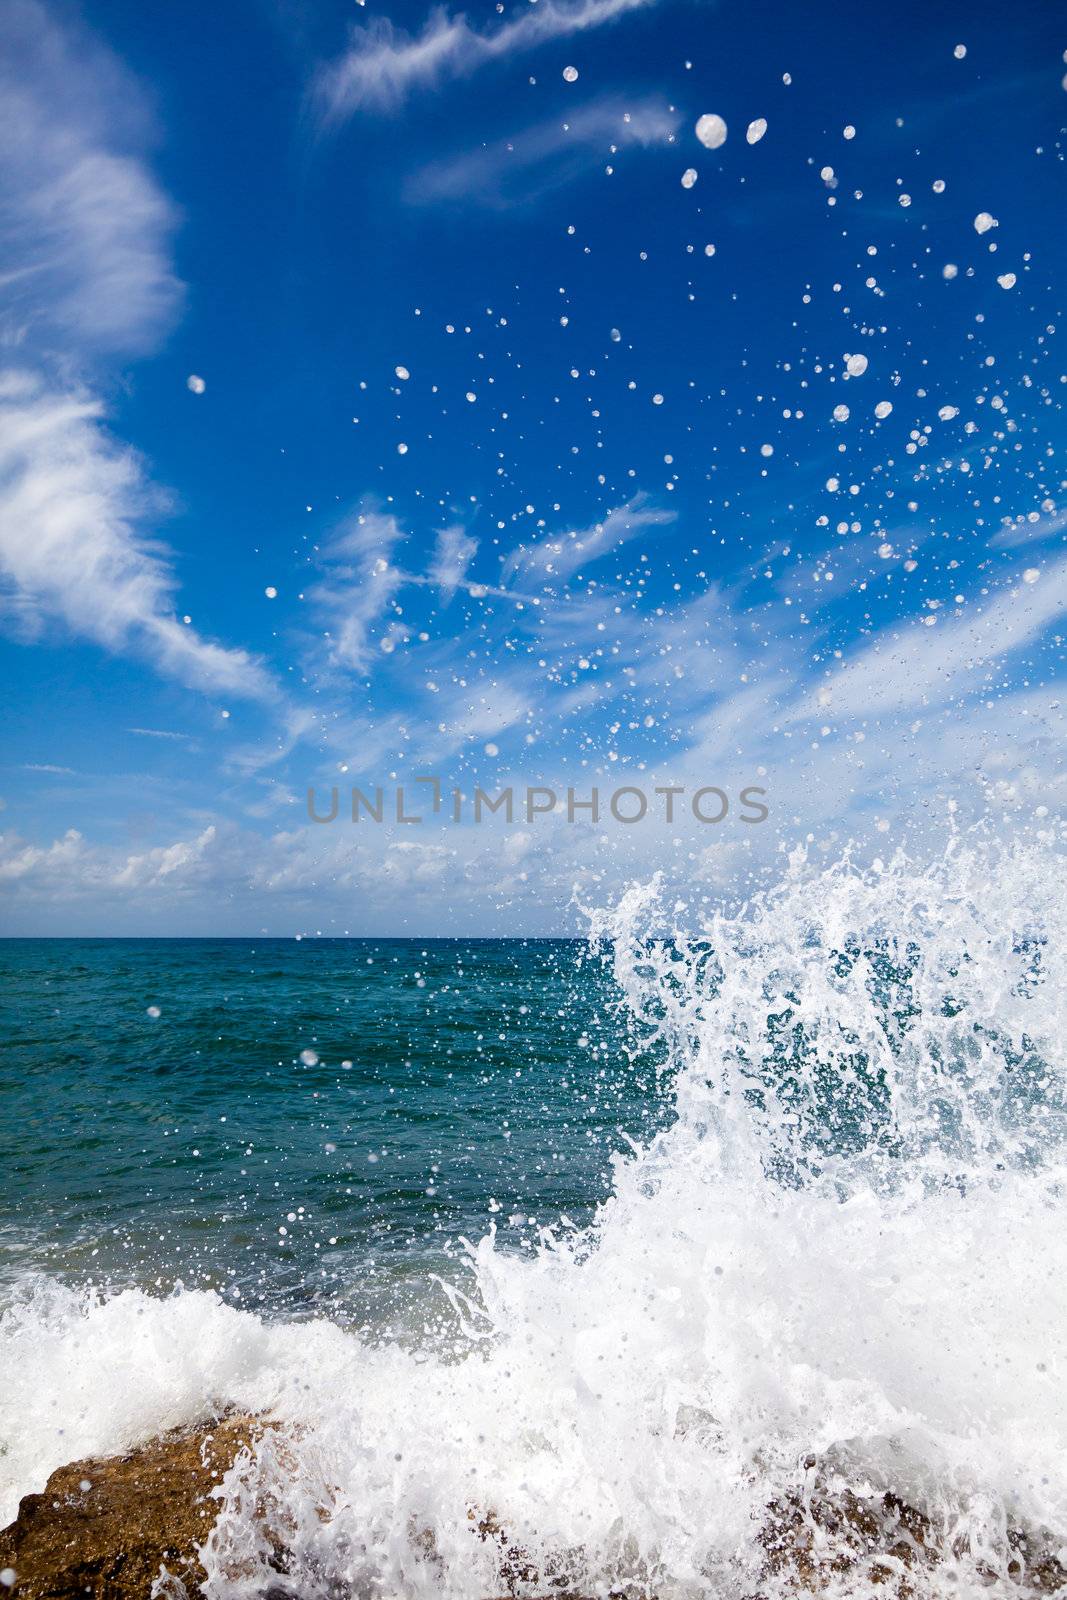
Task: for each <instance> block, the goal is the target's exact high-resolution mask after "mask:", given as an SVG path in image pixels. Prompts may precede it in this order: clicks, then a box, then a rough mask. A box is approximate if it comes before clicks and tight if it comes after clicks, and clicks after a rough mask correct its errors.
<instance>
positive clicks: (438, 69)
mask: <svg viewBox="0 0 1067 1600" xmlns="http://www.w3.org/2000/svg"><path fill="white" fill-rule="evenodd" d="M654 3H655V0H575V3H571V4H559V3H558V0H539V4H537V5H536V6H530V7H529V9H528V10H525V11H524V12H523V13H522V14H521V15H520V16H519V17H518V18H517V19H516V20H515V21H514V22H505V23H502V24H501V25H500V26H499V27H497V28H493V29H489V30H487V31H480V30H478V29H475V28H472V27H471V25H470V23H469V22H468V21H467V19H466V17H465V16H463V15H462V14H460V15H455V16H450V15H449V14H448V12H446V11H444V10H443V9H442V10H437V11H434V12H433V13H432V14H431V16H430V19H429V21H428V22H427V23H426V26H425V27H424V28H423V30H422V32H421V33H419V34H416V35H414V36H413V35H411V34H408V33H404V32H403V31H402V30H401V29H399V28H396V27H394V26H393V24H392V23H391V22H390V21H389V20H388V19H387V18H381V19H376V20H375V21H373V22H371V23H370V24H368V25H366V26H362V27H356V28H353V30H352V36H351V40H350V42H349V46H348V49H347V50H346V51H345V52H344V54H343V55H342V56H340V57H339V58H338V59H337V60H336V61H333V62H331V63H330V64H329V65H328V66H326V67H325V68H323V70H322V71H321V72H320V74H319V77H318V81H317V84H316V90H317V95H318V98H319V102H320V104H321V106H322V108H323V112H324V115H325V117H326V118H327V120H329V121H340V120H341V119H343V118H345V117H348V116H351V115H352V114H353V113H354V112H356V111H386V110H390V109H392V108H395V107H396V106H399V105H400V104H401V103H402V102H403V101H404V100H405V99H406V98H407V96H408V95H409V94H411V93H413V92H414V91H415V90H417V89H426V88H432V87H433V86H434V85H436V84H438V83H440V82H441V81H442V80H445V79H449V78H460V77H464V76H466V75H467V74H468V73H470V72H473V71H475V70H476V69H477V68H478V67H481V66H484V65H485V64H486V63H487V62H490V61H497V60H500V59H501V58H503V57H506V56H512V55H518V54H520V53H521V52H524V51H527V50H532V49H535V48H536V47H537V46H538V45H541V44H545V43H547V42H548V41H549V40H552V39H561V38H566V37H568V36H569V35H571V34H576V33H583V32H585V31H587V30H588V29H591V28H599V27H602V26H603V25H604V24H605V23H608V22H614V21H615V20H616V19H617V18H619V17H622V16H625V15H627V13H629V12H631V11H637V10H640V9H642V8H644V7H646V6H650V5H652V4H654Z"/></svg>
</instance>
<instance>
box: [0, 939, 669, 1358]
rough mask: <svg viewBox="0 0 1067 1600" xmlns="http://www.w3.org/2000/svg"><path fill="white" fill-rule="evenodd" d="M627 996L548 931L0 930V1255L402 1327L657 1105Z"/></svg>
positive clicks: (531, 1229) (588, 1170)
mask: <svg viewBox="0 0 1067 1600" xmlns="http://www.w3.org/2000/svg"><path fill="white" fill-rule="evenodd" d="M616 1001H617V995H616V992H615V990H614V988H613V985H612V982H611V979H610V977H609V975H608V974H607V972H606V971H605V969H604V967H603V966H602V965H601V963H600V962H599V961H594V960H591V959H589V958H588V954H587V951H586V947H585V946H584V945H582V944H581V943H578V942H570V941H562V940H561V941H532V942H531V941H523V940H474V941H463V940H430V941H427V940H382V941H371V940H316V941H303V942H300V941H294V940H283V939H260V940H233V939H225V940H210V939H166V940H126V939H123V940H91V939H71V940H6V941H3V942H0V1005H2V1016H0V1040H2V1043H0V1088H2V1094H3V1103H4V1105H5V1107H6V1114H5V1117H4V1118H3V1121H2V1123H0V1161H2V1163H3V1170H4V1173H5V1180H4V1184H3V1200H2V1213H0V1215H2V1227H0V1271H2V1272H3V1275H4V1277H5V1278H6V1279H7V1280H8V1281H10V1280H11V1278H12V1277H15V1276H18V1275H20V1274H25V1273H26V1272H27V1271H32V1270H35V1269H43V1270H44V1271H46V1272H47V1273H48V1274H49V1275H50V1276H52V1277H58V1278H60V1279H63V1280H66V1281H68V1282H72V1283H75V1284H84V1283H87V1282H92V1283H95V1284H98V1285H101V1286H103V1287H106V1288H108V1289H110V1290H114V1289H117V1288H120V1287H124V1286H126V1285H131V1284H133V1285H138V1286H140V1287H142V1288H148V1289H152V1290H153V1291H155V1292H158V1291H159V1290H164V1291H166V1290H168V1289H170V1288H172V1287H173V1286H174V1285H175V1283H177V1282H181V1283H183V1284H184V1285H185V1287H186V1288H194V1287H195V1288H204V1287H209V1286H210V1287H214V1288H216V1289H218V1290H219V1291H220V1292H222V1293H224V1294H225V1295H226V1296H227V1297H228V1298H229V1299H230V1300H231V1301H233V1302H234V1303H237V1304H240V1305H242V1306H244V1307H247V1308H250V1309H257V1310H266V1311H269V1312H271V1313H272V1314H284V1315H287V1316H292V1315H297V1316H299V1315H307V1314H314V1313H315V1312H316V1311H322V1310H328V1311H329V1314H330V1315H331V1317H332V1318H334V1319H335V1320H340V1321H342V1322H345V1323H353V1324H356V1325H359V1326H363V1325H367V1324H369V1325H370V1326H372V1327H389V1328H390V1330H391V1331H394V1332H395V1331H398V1328H397V1327H396V1326H394V1325H400V1326H401V1327H402V1326H404V1325H408V1326H413V1325H414V1324H416V1323H418V1322H419V1321H420V1319H422V1318H424V1317H425V1316H426V1315H433V1314H434V1311H435V1309H436V1311H437V1312H439V1311H440V1310H441V1308H442V1307H443V1306H444V1304H445V1301H444V1297H443V1296H441V1295H440V1293H439V1290H438V1289H437V1287H436V1285H435V1283H434V1278H433V1275H434V1273H437V1272H440V1273H443V1274H444V1275H446V1276H453V1277H454V1276H455V1264H456V1260H457V1251H458V1250H460V1249H461V1247H459V1244H458V1241H459V1240H460V1238H461V1237H464V1236H466V1237H468V1238H471V1239H477V1238H479V1237H481V1236H482V1235H483V1234H484V1233H485V1232H486V1231H487V1230H488V1228H489V1227H490V1225H491V1224H495V1225H496V1227H497V1229H498V1233H499V1236H500V1237H501V1239H502V1240H505V1241H506V1242H508V1243H509V1244H510V1245H511V1246H512V1247H514V1248H515V1249H517V1250H523V1249H529V1248H530V1241H532V1240H533V1239H534V1238H535V1237H536V1233H537V1229H538V1228H539V1227H541V1226H544V1225H556V1224H558V1222H559V1218H560V1215H561V1213H563V1214H565V1215H566V1216H567V1217H569V1218H570V1219H571V1220H572V1221H573V1222H575V1223H577V1224H580V1223H584V1222H585V1221H587V1220H588V1219H589V1217H590V1215H591V1212H592V1209H593V1208H594V1207H595V1205H596V1204H597V1203H598V1202H600V1201H601V1200H603V1199H604V1198H605V1197H606V1196H607V1194H608V1192H609V1190H610V1182H611V1155H612V1152H614V1151H618V1150H623V1149H628V1148H629V1146H628V1144H627V1140H626V1138H625V1137H624V1135H628V1136H629V1137H631V1138H634V1139H638V1140H643V1139H645V1138H647V1136H648V1134H649V1132H650V1131H651V1129H652V1128H653V1126H654V1125H657V1124H658V1123H660V1122H662V1121H663V1120H664V1117H665V1110H664V1097H663V1095H662V1094H661V1093H660V1091H659V1090H658V1088H657V1084H656V1080H655V1075H654V1073H653V1072H652V1071H651V1069H650V1067H649V1064H648V1063H647V1062H641V1061H633V1060H631V1059H630V1056H629V1055H628V1053H627V1049H626V1040H625V1036H624V1033H623V1030H622V1027H621V1024H620V1022H619V1019H618V1016H617V1013H616V1010H615V1005H616ZM150 1008H158V1011H159V1015H158V1016H156V1015H153V1014H152V1013H151V1011H150Z"/></svg>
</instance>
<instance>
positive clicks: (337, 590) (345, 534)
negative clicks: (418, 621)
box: [309, 510, 408, 672]
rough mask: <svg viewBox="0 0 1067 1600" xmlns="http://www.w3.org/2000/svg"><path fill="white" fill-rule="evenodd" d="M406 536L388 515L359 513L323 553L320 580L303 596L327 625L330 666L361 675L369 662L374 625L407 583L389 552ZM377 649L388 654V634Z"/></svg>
mask: <svg viewBox="0 0 1067 1600" xmlns="http://www.w3.org/2000/svg"><path fill="white" fill-rule="evenodd" d="M406 537H407V536H406V534H405V532H404V530H403V528H401V526H400V523H399V522H398V521H397V519H396V517H394V516H392V515H391V514H385V513H382V512H377V511H371V510H367V511H361V512H358V513H357V514H356V515H355V516H353V517H351V518H350V519H349V520H348V522H347V523H345V525H344V526H343V527H342V529H341V531H340V532H339V533H338V535H337V537H336V538H335V539H334V540H333V542H332V543H331V544H330V545H329V546H328V547H327V549H326V551H325V552H324V556H323V561H322V566H323V574H324V575H323V578H322V581H321V582H320V583H317V584H316V585H315V586H314V587H313V588H312V589H311V590H310V591H309V593H310V598H311V599H312V601H313V602H314V603H315V605H316V606H317V607H318V609H319V611H320V613H321V614H322V615H323V616H324V618H325V620H326V621H327V622H328V623H329V627H328V629H327V640H328V644H329V654H330V659H331V661H333V662H334V664H335V665H337V666H342V667H350V668H352V669H353V670H354V671H356V672H366V671H367V670H368V669H369V667H370V664H371V662H372V661H373V660H374V659H375V643H374V640H373V639H372V628H373V626H374V623H375V622H376V621H377V620H378V619H379V618H380V617H381V615H382V613H383V612H384V611H385V609H386V607H387V606H388V605H389V602H390V601H391V600H392V598H393V596H394V595H395V594H396V592H397V590H398V589H400V588H401V587H402V586H403V585H404V584H405V583H406V582H407V581H408V579H407V575H406V574H405V573H403V572H402V571H401V570H400V569H399V568H398V567H396V566H395V565H394V564H393V553H394V551H395V550H396V549H397V547H398V545H400V544H401V543H402V542H403V541H404V539H405V538H406ZM377 645H378V648H382V647H384V648H385V649H386V653H388V651H389V648H390V635H389V634H388V632H385V633H383V634H382V636H381V637H380V638H379V639H378V641H377Z"/></svg>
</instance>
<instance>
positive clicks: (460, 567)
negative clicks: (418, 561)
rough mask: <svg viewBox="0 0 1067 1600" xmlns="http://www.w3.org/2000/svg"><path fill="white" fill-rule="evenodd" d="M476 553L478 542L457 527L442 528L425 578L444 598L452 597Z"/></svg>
mask: <svg viewBox="0 0 1067 1600" xmlns="http://www.w3.org/2000/svg"><path fill="white" fill-rule="evenodd" d="M477 553H478V541H477V540H476V539H472V538H470V536H469V535H468V534H467V532H466V530H465V529H464V528H461V527H459V526H458V525H456V526H453V527H451V528H442V529H441V530H440V532H439V533H438V535H437V543H436V545H435V546H434V553H433V560H432V562H431V563H430V569H429V572H428V574H427V576H428V577H429V579H430V582H431V583H435V584H437V586H438V587H439V588H440V589H441V591H442V592H443V594H444V595H445V597H446V598H448V597H450V596H452V595H453V594H454V593H455V592H456V590H457V588H458V587H459V585H460V584H461V583H462V582H463V579H464V578H465V577H466V574H467V568H468V567H469V566H470V564H471V562H472V561H473V560H474V557H475V556H476V555H477Z"/></svg>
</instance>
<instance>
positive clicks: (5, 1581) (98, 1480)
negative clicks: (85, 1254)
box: [0, 1415, 1067, 1600]
mask: <svg viewBox="0 0 1067 1600" xmlns="http://www.w3.org/2000/svg"><path fill="white" fill-rule="evenodd" d="M270 1426H271V1424H270V1423H269V1422H264V1421H263V1420H262V1419H261V1418H257V1417H254V1416H246V1415H241V1416H234V1415H230V1416H225V1417H222V1418H220V1419H218V1420H217V1421H215V1422H213V1423H208V1424H204V1425H202V1426H200V1427H198V1428H195V1429H176V1430H174V1431H173V1432H170V1433H166V1434H163V1435H161V1436H159V1437H158V1438H156V1439H153V1440H151V1441H149V1442H148V1443H147V1444H145V1445H143V1446H141V1447H140V1448H139V1449H136V1450H133V1451H130V1452H129V1453H128V1454H126V1455H123V1456H114V1457H100V1458H95V1459H92V1460H86V1461H76V1462H73V1463H72V1464H70V1465H69V1466H65V1467H60V1468H59V1469H58V1470H57V1471H55V1472H53V1474H52V1476H51V1477H50V1478H49V1480H48V1483H47V1485H46V1486H45V1489H44V1491H43V1493H41V1494H30V1495H26V1496H25V1497H24V1498H23V1500H22V1502H21V1503H20V1505H19V1511H18V1516H17V1517H16V1519H15V1521H14V1522H13V1523H12V1524H11V1525H10V1527H8V1528H6V1529H4V1530H3V1532H2V1533H0V1585H2V1587H0V1600H4V1597H6V1596H11V1597H13V1600H86V1597H87V1596H89V1597H92V1600H194V1597H195V1596H197V1595H198V1594H199V1593H200V1586H201V1584H202V1583H203V1582H204V1580H205V1577H206V1573H205V1571H204V1568H203V1566H202V1565H201V1561H200V1555H199V1549H198V1547H199V1546H202V1545H203V1544H204V1543H205V1542H206V1541H207V1539H208V1536H209V1534H210V1533H211V1530H212V1528H213V1527H214V1525H215V1522H216V1519H217V1517H218V1513H219V1509H220V1506H219V1495H218V1492H217V1491H218V1490H219V1488H220V1485H221V1483H222V1480H223V1478H224V1476H225V1474H226V1473H227V1472H228V1471H229V1470H230V1468H231V1467H232V1466H233V1464H234V1462H235V1461H236V1459H237V1456H238V1454H239V1453H240V1452H241V1451H242V1450H243V1449H245V1448H246V1447H248V1448H253V1447H254V1446H255V1444H256V1442H257V1440H259V1439H261V1438H262V1436H263V1434H264V1432H265V1430H266V1429H268V1428H269V1427H270ZM767 1509H768V1515H767V1522H766V1524H765V1526H764V1528H763V1531H762V1533H761V1535H760V1544H761V1545H762V1547H763V1550H764V1552H765V1566H764V1577H765V1581H766V1582H767V1583H768V1585H769V1586H770V1587H772V1588H773V1589H774V1591H775V1593H783V1592H784V1593H786V1594H794V1595H796V1596H798V1597H801V1596H805V1595H818V1594H824V1593H826V1592H827V1589H828V1588H829V1587H831V1586H833V1585H835V1584H837V1583H839V1582H840V1581H841V1580H842V1579H843V1578H844V1579H851V1580H852V1581H853V1582H855V1581H856V1580H857V1579H858V1580H860V1581H861V1583H864V1584H866V1585H870V1586H872V1593H876V1594H877V1595H878V1596H879V1597H883V1600H919V1597H920V1596H922V1595H923V1594H924V1593H925V1592H927V1590H928V1585H927V1583H926V1582H924V1580H925V1579H929V1578H930V1577H931V1576H932V1575H933V1573H934V1571H935V1569H936V1568H937V1567H938V1565H939V1564H940V1562H941V1560H942V1559H943V1555H942V1552H941V1551H940V1550H939V1548H938V1546H937V1542H936V1539H935V1538H934V1537H933V1530H932V1528H931V1526H930V1524H929V1522H928V1521H927V1520H926V1518H924V1517H923V1516H922V1514H921V1513H920V1512H918V1511H916V1510H915V1509H914V1507H911V1506H909V1505H907V1504H906V1503H904V1502H903V1501H901V1500H898V1499H897V1498H896V1497H895V1496H893V1495H888V1494H887V1495H883V1496H881V1497H875V1498H873V1499H870V1498H868V1499H863V1500H861V1499H859V1498H857V1497H856V1496H854V1495H853V1494H851V1493H850V1492H849V1491H847V1490H846V1491H844V1492H839V1493H837V1494H836V1495H834V1496H832V1497H831V1496H828V1495H825V1494H823V1493H820V1492H819V1491H818V1489H815V1490H814V1491H813V1492H812V1493H811V1494H810V1495H806V1496H805V1499H804V1502H803V1504H801V1502H800V1500H799V1499H797V1500H792V1501H789V1502H788V1503H785V1504H779V1503H775V1504H772V1505H771V1506H769V1507H768V1508H767ZM468 1515H469V1516H470V1518H471V1532H472V1535H474V1536H475V1537H477V1538H479V1539H480V1540H481V1541H483V1542H486V1541H488V1542H491V1543H493V1544H495V1545H496V1546H497V1547H498V1549H499V1568H498V1570H499V1578H500V1589H501V1591H502V1593H503V1594H504V1595H505V1596H506V1597H507V1600H512V1597H514V1596H515V1595H517V1594H519V1593H522V1594H525V1595H529V1594H531V1593H533V1594H536V1593H537V1591H538V1590H539V1589H540V1590H541V1591H542V1595H541V1597H540V1600H546V1595H547V1596H548V1597H550V1600H582V1597H581V1596H578V1595H575V1594H574V1593H573V1592H572V1591H571V1590H570V1589H569V1586H567V1585H566V1581H565V1580H564V1579H562V1578H561V1577H556V1578H555V1579H553V1577H552V1576H550V1575H547V1574H544V1573H542V1574H540V1575H539V1574H538V1572H537V1571H536V1570H535V1568H534V1567H533V1566H532V1564H531V1563H530V1561H529V1558H528V1557H527V1555H526V1553H525V1552H524V1551H523V1550H522V1549H521V1547H520V1546H518V1545H516V1544H515V1543H513V1542H511V1541H509V1539H508V1536H507V1534H506V1532H505V1530H504V1529H503V1528H501V1527H500V1525H499V1524H498V1522H497V1520H496V1518H495V1517H494V1515H493V1513H492V1512H491V1511H489V1512H486V1513H485V1514H484V1515H478V1514H477V1513H476V1512H475V1511H473V1510H471V1511H470V1512H469V1513H468ZM424 1538H425V1539H428V1540H429V1541H430V1543H431V1544H432V1535H431V1534H429V1533H427V1534H426V1535H425V1536H424ZM1009 1542H1010V1543H1011V1545H1012V1548H1013V1551H1014V1560H1013V1562H1012V1566H1013V1571H1012V1573H1011V1576H1010V1578H1009V1580H1008V1583H1007V1589H1008V1590H1010V1591H1011V1592H1012V1593H1013V1594H1016V1595H1019V1596H1020V1597H1021V1596H1035V1595H1055V1594H1060V1595H1063V1596H1067V1568H1065V1567H1064V1566H1063V1565H1061V1563H1060V1562H1059V1561H1058V1560H1057V1559H1056V1557H1055V1556H1054V1555H1053V1554H1051V1552H1049V1551H1048V1550H1035V1549H1028V1547H1027V1543H1026V1540H1025V1538H1023V1537H1022V1536H1021V1535H1019V1534H1009ZM271 1565H272V1566H274V1565H275V1563H274V1560H273V1559H272V1562H271ZM275 1570H276V1572H277V1581H276V1582H272V1581H271V1580H270V1579H268V1580H267V1581H266V1583H265V1586H264V1587H263V1588H262V1589H260V1591H259V1592H258V1595H257V1600H300V1591H299V1586H298V1585H294V1583H293V1582H292V1580H291V1579H287V1577H286V1572H287V1560H286V1552H285V1550H284V1549H281V1548H279V1549H278V1550H277V1564H276V1569H275ZM987 1581H988V1583H989V1584H990V1585H991V1587H990V1588H989V1589H988V1590H987V1588H986V1585H985V1584H983V1592H992V1593H1000V1594H1003V1593H1005V1592H1006V1590H1005V1587H1004V1585H1003V1583H1000V1584H997V1583H996V1580H995V1579H994V1577H993V1574H991V1573H990V1574H989V1575H988V1580H987ZM331 1592H333V1591H331ZM627 1592H628V1591H626V1590H622V1591H620V1597H619V1600H622V1595H623V1594H625V1593H627ZM338 1600H350V1596H349V1595H348V1592H347V1590H346V1591H345V1592H344V1593H342V1592H340V1591H339V1592H338ZM750 1600H762V1597H761V1596H760V1595H758V1594H757V1595H753V1596H751V1597H750Z"/></svg>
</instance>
